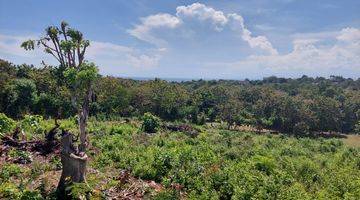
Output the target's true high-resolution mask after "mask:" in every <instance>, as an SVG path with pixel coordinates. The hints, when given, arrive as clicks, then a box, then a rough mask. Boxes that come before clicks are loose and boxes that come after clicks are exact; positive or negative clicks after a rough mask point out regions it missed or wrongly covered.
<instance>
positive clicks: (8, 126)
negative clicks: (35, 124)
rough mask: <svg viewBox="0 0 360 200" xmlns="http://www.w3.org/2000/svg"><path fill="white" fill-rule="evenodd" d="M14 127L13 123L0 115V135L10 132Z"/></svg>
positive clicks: (3, 115)
mask: <svg viewBox="0 0 360 200" xmlns="http://www.w3.org/2000/svg"><path fill="white" fill-rule="evenodd" d="M14 127H15V121H14V120H12V119H11V118H9V117H7V116H6V115H5V114H4V113H0V134H3V133H7V132H10V131H11V130H12V129H13V128H14Z"/></svg>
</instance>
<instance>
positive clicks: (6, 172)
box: [0, 164, 22, 183]
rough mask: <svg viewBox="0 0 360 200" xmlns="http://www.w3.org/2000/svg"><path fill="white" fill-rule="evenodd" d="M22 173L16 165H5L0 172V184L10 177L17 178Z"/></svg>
mask: <svg viewBox="0 0 360 200" xmlns="http://www.w3.org/2000/svg"><path fill="white" fill-rule="evenodd" d="M21 173H22V170H21V168H20V167H19V166H18V165H16V164H5V165H3V166H2V168H1V171H0V183H1V182H5V181H8V180H9V178H10V177H12V176H16V177H17V176H19V175H20V174H21Z"/></svg>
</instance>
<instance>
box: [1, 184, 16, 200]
mask: <svg viewBox="0 0 360 200" xmlns="http://www.w3.org/2000/svg"><path fill="white" fill-rule="evenodd" d="M18 197H19V189H18V188H17V187H16V185H15V184H13V183H9V182H8V183H5V184H1V185H0V199H17V198H18Z"/></svg>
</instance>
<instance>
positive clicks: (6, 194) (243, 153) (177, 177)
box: [0, 119, 360, 200]
mask: <svg viewBox="0 0 360 200" xmlns="http://www.w3.org/2000/svg"><path fill="white" fill-rule="evenodd" d="M72 121H73V120H62V121H61V122H60V124H61V128H67V129H70V130H73V131H74V132H75V133H76V126H75V124H74V123H73V122H72ZM52 123H53V122H52V121H41V122H40V123H39V124H38V125H37V126H36V127H37V128H34V126H33V127H30V128H28V129H27V130H26V131H25V132H27V139H28V140H34V139H41V138H43V137H44V134H42V133H41V131H38V133H36V131H34V130H38V129H41V130H42V131H44V130H45V131H46V130H49V129H50V128H51V127H52ZM196 128H197V129H198V130H200V132H199V134H198V135H197V136H191V135H188V134H186V133H183V132H171V131H169V130H167V129H161V130H159V131H158V133H154V134H148V133H143V131H142V130H141V122H140V121H138V120H131V121H130V122H127V123H125V122H120V121H104V122H100V121H95V120H94V119H92V120H91V121H90V122H89V131H90V141H91V145H90V147H89V150H88V155H90V158H91V159H90V161H89V168H88V175H87V182H88V184H89V186H90V188H91V190H92V198H93V199H96V198H106V197H107V198H109V197H111V196H118V197H124V198H125V197H132V198H135V197H136V195H137V196H138V197H141V198H145V199H146V198H151V199H354V200H355V199H360V176H359V174H360V148H359V147H355V146H349V145H347V144H345V143H346V141H345V143H344V142H343V141H342V140H340V139H322V138H320V139H310V138H295V137H291V136H285V135H281V134H280V135H271V134H261V135H260V134H256V133H251V132H237V131H229V130H221V129H216V128H207V127H206V126H197V127H196ZM1 148H2V151H1V153H2V155H1V164H0V196H1V198H5V199H17V198H19V199H20V198H22V199H31V198H32V199H42V196H47V198H48V199H51V196H52V194H53V193H54V191H55V189H56V185H57V181H58V179H59V176H60V171H61V170H60V169H61V163H60V160H59V156H58V155H57V154H55V153H51V154H49V155H47V156H41V155H38V154H37V153H36V152H34V151H22V150H21V149H18V148H14V147H6V148H5V145H1ZM19 157H20V158H23V159H24V160H26V159H28V160H29V162H28V163H26V164H18V163H16V162H15V163H14V161H15V160H18V158H19ZM128 173H129V174H128ZM124 174H125V175H124ZM77 186H78V187H79V188H78V190H74V191H79V192H81V190H82V189H84V188H82V187H81V185H77ZM126 195H128V196H126Z"/></svg>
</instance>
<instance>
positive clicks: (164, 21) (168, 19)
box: [128, 13, 181, 46]
mask: <svg viewBox="0 0 360 200" xmlns="http://www.w3.org/2000/svg"><path fill="white" fill-rule="evenodd" d="M180 24H181V20H180V19H178V18H177V17H175V16H172V15H170V14H166V13H159V14H156V15H150V16H148V17H145V18H141V24H139V25H136V26H135V28H134V29H131V30H128V32H129V33H130V34H131V35H132V36H134V37H136V38H138V39H140V40H143V41H146V42H149V43H152V44H155V45H158V46H164V44H165V43H166V42H165V41H164V40H162V39H159V38H156V37H154V36H152V34H151V31H152V30H153V29H156V28H170V29H173V28H175V27H177V26H179V25H180Z"/></svg>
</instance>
